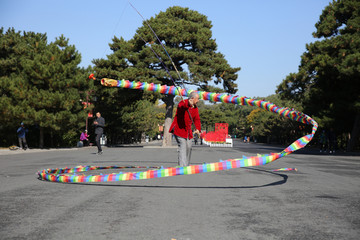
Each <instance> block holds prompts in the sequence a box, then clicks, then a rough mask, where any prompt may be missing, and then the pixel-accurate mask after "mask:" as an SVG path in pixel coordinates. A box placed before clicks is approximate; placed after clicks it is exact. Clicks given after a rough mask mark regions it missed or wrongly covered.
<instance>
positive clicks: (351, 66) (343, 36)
mask: <svg viewBox="0 0 360 240" xmlns="http://www.w3.org/2000/svg"><path fill="white" fill-rule="evenodd" d="M315 27H316V31H315V32H314V33H313V36H314V37H316V38H319V39H320V40H319V41H316V42H314V43H310V44H307V45H306V50H307V51H306V52H305V53H304V54H303V55H302V57H301V64H300V66H299V72H298V73H292V74H290V75H289V76H287V77H286V79H285V80H284V81H283V82H282V83H281V84H280V85H279V86H278V90H277V92H278V93H280V95H281V96H282V97H283V98H287V99H292V98H293V99H295V100H298V101H299V102H302V103H303V105H304V111H305V112H306V113H307V114H310V115H313V116H314V117H316V119H317V120H318V122H319V124H320V126H321V127H324V128H327V129H330V128H333V129H334V130H336V131H337V133H338V134H346V135H348V133H351V138H350V139H349V143H348V145H347V150H349V151H350V150H352V149H353V148H354V147H355V145H356V141H357V140H358V139H359V134H360V94H359V93H360V68H359V66H360V64H359V59H360V2H359V1H354V0H339V1H333V2H332V3H330V4H329V5H328V6H327V7H326V8H325V9H324V10H323V12H322V14H321V16H320V20H319V22H317V23H316V25H315Z"/></svg>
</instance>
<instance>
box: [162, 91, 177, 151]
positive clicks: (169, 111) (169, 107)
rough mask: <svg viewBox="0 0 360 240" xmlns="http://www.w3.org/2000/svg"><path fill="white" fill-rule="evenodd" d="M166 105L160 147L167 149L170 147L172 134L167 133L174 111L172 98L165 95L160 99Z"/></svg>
mask: <svg viewBox="0 0 360 240" xmlns="http://www.w3.org/2000/svg"><path fill="white" fill-rule="evenodd" d="M162 100H163V101H164V102H165V104H166V113H165V124H164V137H163V142H162V146H163V147H168V146H171V145H172V143H171V140H172V133H169V129H170V126H171V123H172V117H173V110H174V96H172V95H167V96H166V97H164V98H163V99H162Z"/></svg>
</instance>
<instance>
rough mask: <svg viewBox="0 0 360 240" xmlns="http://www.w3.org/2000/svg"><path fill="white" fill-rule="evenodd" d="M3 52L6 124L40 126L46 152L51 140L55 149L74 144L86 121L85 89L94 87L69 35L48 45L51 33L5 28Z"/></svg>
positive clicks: (2, 97)
mask: <svg viewBox="0 0 360 240" xmlns="http://www.w3.org/2000/svg"><path fill="white" fill-rule="evenodd" d="M0 47H1V50H0V51H1V55H0V57H1V65H2V67H1V69H2V70H1V75H0V85H1V92H0V93H1V95H0V97H1V106H0V107H1V110H2V113H3V114H2V116H0V118H1V121H2V122H5V123H6V124H7V125H8V126H11V127H12V128H14V127H15V126H17V125H19V123H20V122H21V121H23V122H24V123H25V124H27V125H36V126H37V127H38V129H39V146H40V147H44V142H45V141H44V136H45V135H50V141H47V142H50V144H51V145H54V141H53V140H54V138H56V139H58V138H59V140H57V145H62V144H74V143H75V142H76V141H77V134H78V129H79V128H80V127H82V126H84V124H85V119H86V112H85V111H84V110H83V106H82V104H81V102H80V99H82V98H83V97H82V96H81V94H80V92H79V90H80V91H81V92H84V91H85V90H87V89H88V88H89V82H87V80H86V79H87V78H86V77H85V76H86V75H87V73H86V72H87V71H89V69H88V70H85V69H80V68H79V67H78V64H79V63H80V60H81V56H80V54H79V53H78V52H77V51H76V49H75V46H69V45H68V40H67V39H65V37H64V36H60V37H59V38H57V39H56V40H55V42H51V43H49V44H48V43H47V36H46V34H41V33H34V32H24V33H23V34H21V33H20V32H15V30H14V29H9V30H8V31H7V32H6V33H5V34H4V33H3V29H1V43H0ZM3 66H4V67H3ZM90 84H91V83H90ZM83 99H84V98H83Z"/></svg>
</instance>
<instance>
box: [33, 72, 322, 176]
mask: <svg viewBox="0 0 360 240" xmlns="http://www.w3.org/2000/svg"><path fill="white" fill-rule="evenodd" d="M101 84H102V85H104V86H107V87H120V88H129V89H138V90H143V91H151V92H157V93H161V94H170V95H182V96H188V94H190V92H192V91H193V90H189V91H185V90H184V89H179V90H178V89H176V87H174V86H166V85H160V84H153V83H146V82H132V81H129V80H113V79H108V78H103V79H102V80H101ZM197 92H198V94H199V97H200V99H203V100H210V101H212V102H223V103H233V104H238V105H245V106H254V107H258V108H261V109H264V110H266V111H269V112H273V113H275V114H278V115H280V116H283V117H286V118H289V119H291V120H294V121H297V122H301V123H304V124H309V125H312V126H313V127H312V132H311V134H308V135H306V136H303V137H301V138H299V139H297V140H296V141H295V142H293V143H292V144H291V145H289V146H288V147H287V148H285V149H284V150H283V151H282V152H280V153H270V154H262V155H257V156H252V157H246V156H243V157H242V158H239V159H228V160H225V161H222V160H221V161H219V162H215V163H204V164H199V165H191V166H187V167H170V168H160V169H151V170H147V171H140V172H125V173H123V172H120V173H112V174H102V175H90V176H82V175H77V174H72V175H68V174H67V173H76V172H84V171H89V170H98V169H116V168H126V167H116V166H109V167H96V166H78V167H75V168H57V169H44V170H42V171H39V172H38V175H39V179H41V180H47V181H52V182H73V183H84V182H111V181H127V180H137V179H150V178H159V177H170V176H178V175H190V174H197V173H204V172H214V171H221V170H228V169H233V168H241V167H253V166H260V165H265V164H268V163H270V162H273V161H275V160H277V159H279V158H281V157H284V156H286V155H289V154H290V153H292V152H294V151H296V150H299V149H301V148H303V147H305V146H306V145H307V144H308V143H309V142H310V141H311V139H312V138H313V136H314V134H315V132H316V130H317V128H318V124H317V122H316V121H315V120H314V119H312V118H311V117H309V116H308V115H306V114H304V113H301V112H299V111H296V110H294V109H289V108H281V107H278V106H276V105H275V104H273V103H270V102H268V101H264V100H255V99H251V98H247V97H238V96H231V95H228V94H225V93H211V92H204V91H197ZM127 168H129V167H127ZM130 168H143V167H130ZM153 168H154V167H153ZM281 170H283V169H281ZM281 170H280V171H281Z"/></svg>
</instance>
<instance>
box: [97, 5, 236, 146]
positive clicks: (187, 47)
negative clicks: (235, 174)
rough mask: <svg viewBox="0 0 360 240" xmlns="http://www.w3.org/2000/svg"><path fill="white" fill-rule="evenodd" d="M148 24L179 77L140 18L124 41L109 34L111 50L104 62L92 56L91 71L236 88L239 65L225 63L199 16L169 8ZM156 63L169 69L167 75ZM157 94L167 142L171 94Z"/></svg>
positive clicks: (229, 89)
mask: <svg viewBox="0 0 360 240" xmlns="http://www.w3.org/2000/svg"><path fill="white" fill-rule="evenodd" d="M148 23H149V24H150V26H151V27H152V28H153V30H154V31H155V33H156V34H157V36H158V37H159V39H160V40H161V42H162V44H163V45H164V46H165V48H166V51H167V52H168V54H169V56H170V57H171V58H172V60H173V62H174V65H175V66H176V69H177V70H178V71H179V72H180V76H181V79H179V77H178V74H177V73H176V70H175V67H174V66H173V64H172V62H171V61H170V59H169V57H168V56H167V54H166V53H165V51H164V49H163V47H162V46H161V44H160V43H159V42H158V40H157V38H156V36H155V35H154V34H153V32H152V31H151V29H150V28H149V27H148V25H147V23H146V22H144V23H143V26H141V27H140V28H139V29H137V31H136V35H135V36H134V37H133V38H132V39H130V40H129V41H125V40H124V39H122V38H120V39H118V38H116V37H114V39H113V43H112V44H110V47H111V49H112V50H113V51H114V53H113V54H111V55H109V56H108V62H109V63H108V64H104V61H105V60H95V61H94V63H95V65H96V68H95V70H96V72H97V74H100V75H101V76H103V73H104V71H107V72H108V74H109V76H110V77H111V76H113V75H116V77H118V78H119V77H120V79H121V78H125V79H129V80H136V81H142V82H153V83H161V84H166V85H174V83H173V81H172V79H173V80H174V81H175V83H176V85H177V86H180V87H181V88H183V87H184V85H183V82H184V83H185V84H186V85H192V86H195V87H198V88H199V89H201V90H207V91H209V90H212V89H213V88H212V86H211V84H219V85H221V86H222V88H223V89H224V91H226V92H228V93H235V92H236V86H237V85H236V84H235V83H234V81H235V80H236V79H237V74H236V72H238V71H239V70H240V68H232V67H230V65H229V64H228V63H227V61H226V60H225V57H224V55H223V54H221V53H220V52H218V51H217V45H216V42H215V40H214V39H212V32H211V27H212V25H211V22H210V21H209V20H207V17H206V16H205V15H202V14H200V13H198V12H197V11H192V10H189V9H188V8H182V7H170V8H168V9H167V10H166V11H165V12H160V13H159V14H158V15H156V16H155V17H154V18H151V19H149V21H148ZM144 40H145V42H146V43H145V42H144ZM149 44H150V45H151V48H152V49H153V50H154V51H155V52H156V53H157V54H158V55H159V56H160V58H161V61H160V60H159V59H158V58H157V57H156V55H155V54H154V53H153V51H152V49H151V48H150V47H149ZM162 62H163V63H164V64H165V66H166V67H167V68H168V69H169V72H170V75H171V77H170V76H169V75H168V73H167V71H166V69H165V67H164V66H163V63H162ZM110 66H111V67H110ZM109 76H107V77H109ZM187 87H188V86H187ZM161 99H162V101H164V102H165V104H166V115H165V128H164V141H163V145H164V146H166V145H171V134H169V133H168V130H169V127H170V125H171V122H172V114H173V107H174V96H170V95H167V96H161Z"/></svg>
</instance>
